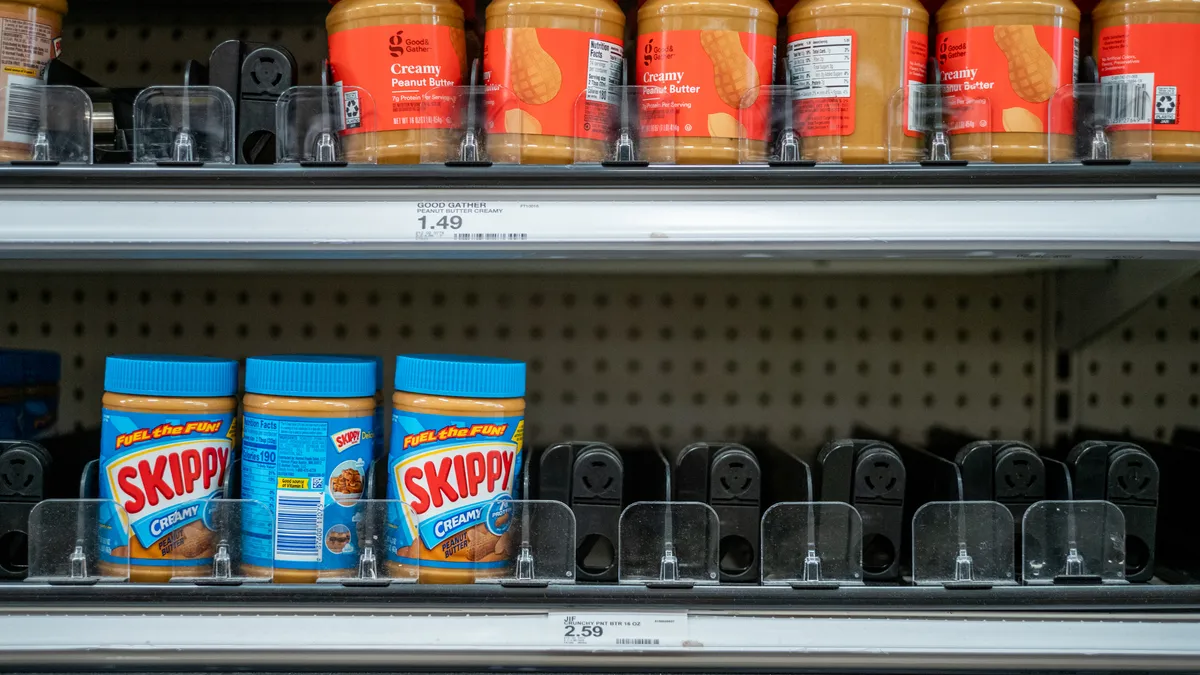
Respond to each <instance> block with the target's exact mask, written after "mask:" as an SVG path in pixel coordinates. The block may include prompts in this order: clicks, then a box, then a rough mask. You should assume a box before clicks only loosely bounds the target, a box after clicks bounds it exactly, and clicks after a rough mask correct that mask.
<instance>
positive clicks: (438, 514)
mask: <svg viewBox="0 0 1200 675" xmlns="http://www.w3.org/2000/svg"><path fill="white" fill-rule="evenodd" d="M524 396H525V364H524V363H521V362H520V361H509V360H507V359H495V358H487V357H475V356H440V355H429V354H417V355H410V356H400V357H397V359H396V392H395V394H394V395H393V396H392V405H393V410H392V444H391V449H390V451H389V453H388V468H389V471H388V498H389V499H393V500H400V501H403V502H404V503H406V504H407V505H408V507H409V509H408V511H407V512H406V513H404V514H402V516H403V517H402V518H400V519H399V521H398V522H389V523H388V533H387V538H386V539H387V549H388V550H387V563H386V564H387V565H388V566H389V568H391V569H392V575H393V576H404V575H403V574H402V573H400V571H399V570H397V568H398V567H401V566H405V565H410V566H411V565H414V564H417V565H419V566H420V576H419V579H420V582H421V583H432V584H461V583H472V582H473V581H475V579H476V578H479V577H496V576H503V575H505V574H506V573H507V571H508V567H509V566H510V565H511V564H512V554H513V553H514V549H515V547H514V545H513V541H512V539H513V533H512V531H511V529H510V528H511V526H512V521H513V508H512V504H511V502H512V500H513V498H514V497H515V496H519V492H518V485H519V484H520V476H521V470H522V467H523V465H524V462H525V455H524V453H523V452H522V445H523V443H524V438H525V399H524Z"/></svg>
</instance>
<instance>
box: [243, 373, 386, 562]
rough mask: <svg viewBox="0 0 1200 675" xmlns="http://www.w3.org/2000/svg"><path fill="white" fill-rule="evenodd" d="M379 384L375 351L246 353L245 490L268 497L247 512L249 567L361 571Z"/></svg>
mask: <svg viewBox="0 0 1200 675" xmlns="http://www.w3.org/2000/svg"><path fill="white" fill-rule="evenodd" d="M375 388H376V379H375V363H374V361H373V360H371V359H370V358H354V357H348V356H315V355H291V356H261V357H253V358H249V359H246V395H245V397H244V398H243V400H242V404H243V431H242V495H241V496H242V498H243V499H249V500H254V501H256V502H259V503H260V504H262V505H263V506H265V507H266V509H259V510H255V511H253V512H252V513H251V514H249V515H246V514H243V516H242V530H243V544H242V558H243V560H244V561H245V567H246V568H247V572H246V574H247V576H273V579H274V581H275V582H276V583H312V582H314V581H316V580H317V578H318V577H327V578H351V577H353V576H354V573H355V572H354V570H355V568H356V567H357V564H358V558H359V545H360V542H359V531H358V523H357V521H356V516H358V515H359V513H360V512H361V510H362V508H361V503H360V502H361V500H362V499H363V497H364V494H363V493H364V491H365V489H366V484H367V475H368V471H369V469H370V466H371V460H372V459H373V456H374V444H375V432H374V428H375V421H374V416H375ZM272 569H273V571H274V573H273V575H272V574H270V572H271V571H272Z"/></svg>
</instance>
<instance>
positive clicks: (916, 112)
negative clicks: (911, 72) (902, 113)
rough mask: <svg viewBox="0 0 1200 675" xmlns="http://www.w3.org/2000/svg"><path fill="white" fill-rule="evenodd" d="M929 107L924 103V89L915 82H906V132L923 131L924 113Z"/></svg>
mask: <svg viewBox="0 0 1200 675" xmlns="http://www.w3.org/2000/svg"><path fill="white" fill-rule="evenodd" d="M926 110H929V105H928V104H927V103H926V101H925V87H924V86H923V85H922V84H921V83H920V82H917V81H916V80H909V81H908V130H909V131H921V132H924V131H925V119H924V118H925V111H926Z"/></svg>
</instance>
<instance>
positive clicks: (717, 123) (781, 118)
mask: <svg viewBox="0 0 1200 675" xmlns="http://www.w3.org/2000/svg"><path fill="white" fill-rule="evenodd" d="M788 100H789V99H788V87H786V86H760V87H755V88H754V89H750V90H748V91H747V92H746V93H745V94H743V95H742V101H741V105H740V106H739V107H738V109H737V112H736V116H729V115H725V114H723V113H717V114H714V115H709V118H708V120H709V122H708V126H709V132H710V133H713V132H715V133H714V135H717V134H724V135H726V136H732V137H733V138H735V139H736V140H737V142H738V158H737V159H738V163H739V164H766V163H768V162H774V161H777V160H778V159H779V158H778V152H779V149H778V147H777V146H778V145H779V143H778V140H777V139H778V137H779V136H780V135H781V134H784V133H786V130H787V129H788V128H791V129H792V137H793V138H796V134H795V124H794V118H793V116H792V115H791V114H790V113H789V108H788V106H787V105H786V103H787V101H788ZM796 140H797V141H798V140H799V139H798V138H796ZM794 145H795V149H796V150H797V151H799V150H800V146H799V144H798V143H794Z"/></svg>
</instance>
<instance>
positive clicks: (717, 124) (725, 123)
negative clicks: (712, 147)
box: [708, 113, 746, 138]
mask: <svg viewBox="0 0 1200 675" xmlns="http://www.w3.org/2000/svg"><path fill="white" fill-rule="evenodd" d="M708 135H709V136H715V137H717V138H745V137H746V127H745V126H743V125H742V123H741V122H739V121H737V119H735V118H734V116H733V115H730V114H729V113H713V114H711V115H709V116H708Z"/></svg>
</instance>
